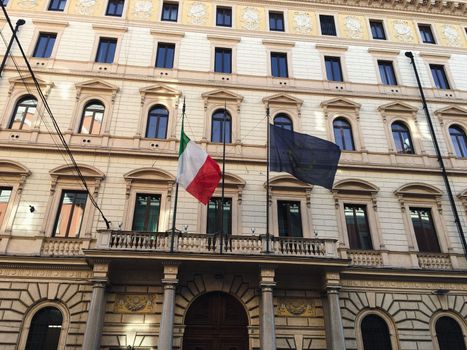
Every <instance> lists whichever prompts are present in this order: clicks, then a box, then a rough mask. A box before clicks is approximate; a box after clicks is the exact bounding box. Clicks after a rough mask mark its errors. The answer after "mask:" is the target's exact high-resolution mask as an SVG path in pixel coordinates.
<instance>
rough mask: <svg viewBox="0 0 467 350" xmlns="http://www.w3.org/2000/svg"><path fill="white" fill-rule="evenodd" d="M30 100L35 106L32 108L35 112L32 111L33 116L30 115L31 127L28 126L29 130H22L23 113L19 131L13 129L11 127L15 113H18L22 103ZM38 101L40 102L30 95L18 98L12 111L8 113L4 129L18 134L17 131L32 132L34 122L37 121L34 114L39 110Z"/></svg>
mask: <svg viewBox="0 0 467 350" xmlns="http://www.w3.org/2000/svg"><path fill="white" fill-rule="evenodd" d="M32 99H35V100H36V106H35V107H33V108H35V111H34V114H33V115H32V118H31V126H30V128H29V129H24V130H23V125H24V121H25V118H24V112H23V119H22V120H21V127H20V128H19V129H13V128H12V126H13V123H14V120H15V119H14V117H15V116H16V114H17V111H18V108H19V107H20V104H21V103H23V102H24V101H27V100H32ZM39 101H40V100H38V99H37V97H36V96H34V95H31V94H25V95H23V96H20V97H19V98H18V99H17V100H16V102H15V104H14V105H13V110H12V111H11V113H10V117H9V119H8V122H7V125H6V129H8V130H11V131H13V132H18V131H32V130H33V129H34V128H35V122H36V120H37V119H38V118H37V117H36V114H37V113H38V112H37V111H38V110H39V107H40V105H39ZM28 108H29V107H27V108H26V112H27V111H28Z"/></svg>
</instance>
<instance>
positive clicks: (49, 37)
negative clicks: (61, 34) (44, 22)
mask: <svg viewBox="0 0 467 350" xmlns="http://www.w3.org/2000/svg"><path fill="white" fill-rule="evenodd" d="M56 38H57V34H55V33H40V34H39V38H38V39H37V44H36V48H35V49H34V53H33V57H41V58H49V57H50V56H51V55H52V50H53V48H54V44H55V39H56Z"/></svg>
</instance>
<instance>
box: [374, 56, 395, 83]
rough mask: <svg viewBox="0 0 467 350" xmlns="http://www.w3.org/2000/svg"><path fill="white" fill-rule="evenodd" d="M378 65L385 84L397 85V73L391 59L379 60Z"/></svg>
mask: <svg viewBox="0 0 467 350" xmlns="http://www.w3.org/2000/svg"><path fill="white" fill-rule="evenodd" d="M378 67H379V74H380V75H381V81H382V82H383V84H384V85H397V79H396V74H395V72H394V67H393V65H392V62H391V61H382V60H378Z"/></svg>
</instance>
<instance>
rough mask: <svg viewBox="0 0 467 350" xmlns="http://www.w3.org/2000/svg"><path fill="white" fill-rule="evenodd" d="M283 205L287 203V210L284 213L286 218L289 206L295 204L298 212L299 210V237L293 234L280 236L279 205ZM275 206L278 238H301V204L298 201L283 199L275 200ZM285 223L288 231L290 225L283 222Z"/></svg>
mask: <svg viewBox="0 0 467 350" xmlns="http://www.w3.org/2000/svg"><path fill="white" fill-rule="evenodd" d="M283 203H288V206H287V208H288V210H287V211H286V216H287V217H290V204H292V203H294V204H297V206H298V210H299V215H300V232H299V235H295V234H287V235H281V232H280V226H281V225H280V221H281V216H282V215H281V204H283ZM276 205H277V209H276V210H277V226H278V234H279V237H288V238H294V237H295V238H303V218H302V210H301V207H302V203H301V201H300V200H284V199H277V200H276ZM284 221H286V224H287V226H288V229H289V228H290V227H291V223H290V222H289V221H288V220H284Z"/></svg>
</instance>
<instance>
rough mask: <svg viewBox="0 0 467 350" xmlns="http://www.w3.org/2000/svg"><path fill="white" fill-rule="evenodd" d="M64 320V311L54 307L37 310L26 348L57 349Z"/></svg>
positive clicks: (29, 349) (35, 349)
mask: <svg viewBox="0 0 467 350" xmlns="http://www.w3.org/2000/svg"><path fill="white" fill-rule="evenodd" d="M62 322H63V316H62V313H61V312H60V311H59V310H58V309H56V308H54V307H45V308H43V309H40V310H39V311H37V312H36V314H35V315H34V317H33V318H32V320H31V326H30V328H29V334H28V340H27V342H26V350H56V349H57V348H58V341H59V340H60V332H61V330H62Z"/></svg>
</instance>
